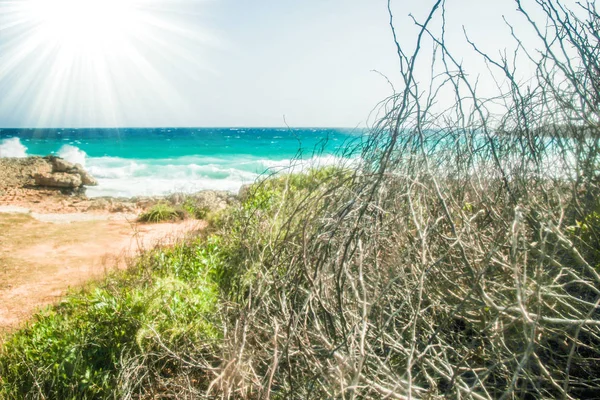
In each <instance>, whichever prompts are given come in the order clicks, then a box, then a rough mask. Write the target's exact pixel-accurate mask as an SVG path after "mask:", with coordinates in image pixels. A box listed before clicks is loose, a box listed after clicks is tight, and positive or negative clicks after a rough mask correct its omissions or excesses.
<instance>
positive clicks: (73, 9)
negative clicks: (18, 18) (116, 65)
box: [25, 0, 141, 52]
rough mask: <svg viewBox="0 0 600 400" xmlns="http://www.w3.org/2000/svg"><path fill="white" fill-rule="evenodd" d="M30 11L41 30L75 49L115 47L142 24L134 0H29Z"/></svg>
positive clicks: (32, 18) (94, 49) (46, 37)
mask: <svg viewBox="0 0 600 400" xmlns="http://www.w3.org/2000/svg"><path fill="white" fill-rule="evenodd" d="M25 4H26V10H25V11H26V12H28V13H29V16H30V18H31V20H32V22H35V24H36V25H37V27H38V34H39V35H40V36H43V37H44V38H45V40H46V41H48V42H50V43H54V44H55V45H56V46H58V47H64V48H72V49H73V51H81V50H82V49H87V51H90V52H93V51H97V50H108V49H111V50H115V47H119V46H120V45H121V44H123V43H125V42H126V41H127V40H128V39H129V37H130V35H132V34H134V33H135V31H136V29H138V28H139V22H140V17H141V12H140V10H139V9H137V8H136V4H135V2H134V1H132V0H52V1H49V0H29V1H27V0H26V2H25Z"/></svg>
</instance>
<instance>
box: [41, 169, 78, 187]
mask: <svg viewBox="0 0 600 400" xmlns="http://www.w3.org/2000/svg"><path fill="white" fill-rule="evenodd" d="M33 179H34V180H35V184H36V185H37V186H46V187H52V188H64V189H77V188H79V187H80V186H81V183H82V182H81V177H80V176H79V175H75V174H69V173H66V172H56V173H53V174H48V173H37V174H35V175H34V176H33Z"/></svg>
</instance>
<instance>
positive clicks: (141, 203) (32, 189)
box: [0, 156, 237, 218]
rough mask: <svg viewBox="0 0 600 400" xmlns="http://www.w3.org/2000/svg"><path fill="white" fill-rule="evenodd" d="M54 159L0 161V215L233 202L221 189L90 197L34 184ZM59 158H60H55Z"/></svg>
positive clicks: (132, 211)
mask: <svg viewBox="0 0 600 400" xmlns="http://www.w3.org/2000/svg"><path fill="white" fill-rule="evenodd" d="M54 158H56V157H40V156H30V157H26V158H0V212H3V210H5V212H6V211H8V212H11V208H10V207H13V208H15V209H14V210H16V211H17V212H25V213H34V214H35V213H37V214H81V213H83V214H89V215H98V216H100V215H103V216H107V215H111V216H112V217H113V218H119V217H122V216H128V217H131V216H132V215H135V216H138V215H140V214H141V213H142V212H144V211H145V210H147V209H149V208H150V207H152V206H153V205H155V204H157V203H160V202H167V203H170V204H172V205H179V204H181V203H182V202H183V201H184V200H185V198H187V197H192V198H194V199H197V200H198V201H200V202H201V203H202V204H203V206H204V207H206V208H208V209H210V210H220V209H223V208H225V207H227V205H228V204H230V203H232V202H235V201H236V196H237V195H236V194H234V193H232V192H228V191H223V190H202V191H198V192H196V193H191V194H182V193H172V194H169V195H163V196H136V197H111V196H103V197H94V198H89V197H87V196H86V195H85V186H82V187H80V188H79V189H76V190H74V189H69V188H66V189H62V188H50V187H44V186H40V185H37V184H36V182H35V180H34V178H33V176H34V175H35V174H36V173H39V172H40V171H47V170H48V169H49V165H48V164H49V160H51V159H54ZM58 159H60V158H58Z"/></svg>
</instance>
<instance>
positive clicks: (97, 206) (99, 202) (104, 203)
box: [87, 199, 111, 211]
mask: <svg viewBox="0 0 600 400" xmlns="http://www.w3.org/2000/svg"><path fill="white" fill-rule="evenodd" d="M110 206H111V203H110V202H109V201H108V200H105V199H96V200H93V201H91V204H90V205H89V206H88V208H87V210H88V211H95V210H107V209H108V208H109V207H110Z"/></svg>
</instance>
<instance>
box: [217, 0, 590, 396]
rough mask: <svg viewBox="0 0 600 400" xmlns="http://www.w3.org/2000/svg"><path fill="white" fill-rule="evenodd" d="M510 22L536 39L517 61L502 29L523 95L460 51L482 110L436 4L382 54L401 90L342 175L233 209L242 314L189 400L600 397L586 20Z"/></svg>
mask: <svg viewBox="0 0 600 400" xmlns="http://www.w3.org/2000/svg"><path fill="white" fill-rule="evenodd" d="M515 3H516V5H517V7H518V10H519V12H520V13H521V15H522V16H523V17H524V18H525V19H526V20H528V21H529V23H530V26H531V27H532V28H533V29H534V31H535V32H536V33H537V35H538V36H537V38H538V46H539V47H538V49H539V52H537V51H536V52H533V51H529V50H528V49H526V48H525V47H523V46H520V44H521V42H520V41H519V39H518V36H517V34H516V33H514V30H513V34H514V38H515V40H516V43H517V52H516V53H515V59H516V58H517V55H518V56H519V57H520V59H525V60H526V61H528V62H530V63H533V64H534V65H535V66H536V76H535V77H534V78H533V79H532V80H529V81H528V82H527V86H523V85H521V84H520V83H519V82H518V81H517V78H516V77H515V70H516V68H515V65H517V64H512V63H517V61H515V60H513V59H509V58H508V57H502V58H500V59H499V60H496V59H493V58H492V57H490V56H488V55H487V54H485V53H483V52H481V51H480V50H479V49H478V48H477V46H476V44H475V43H472V44H473V48H474V50H475V51H477V52H478V53H479V54H480V55H481V57H483V58H484V59H485V60H486V61H487V63H488V65H490V68H491V70H492V71H494V72H493V73H495V74H497V73H498V72H499V73H500V74H502V76H503V78H504V83H503V84H502V85H499V86H498V87H499V91H500V93H499V94H498V96H496V97H494V98H493V99H490V98H480V97H479V96H478V92H477V89H476V84H475V83H474V82H472V81H471V80H470V78H469V77H468V75H467V73H466V72H465V71H464V69H463V66H462V64H461V63H460V62H458V61H457V60H456V59H455V58H454V57H453V55H452V53H451V51H450V50H449V49H448V48H447V46H446V43H445V39H444V29H443V28H444V27H445V18H444V15H445V9H444V6H445V5H444V1H442V0H440V1H438V2H437V3H436V4H435V6H434V7H433V9H432V10H431V14H430V15H429V17H428V18H427V20H426V21H425V22H418V21H416V20H415V24H417V25H418V26H419V28H420V34H419V36H418V38H417V43H416V46H414V48H415V49H416V50H414V52H412V53H410V54H409V53H407V52H406V51H405V47H403V46H402V45H401V44H400V43H398V42H397V45H398V55H399V58H400V63H401V71H402V78H403V88H402V90H401V91H399V92H398V93H397V94H396V95H394V96H392V97H391V98H389V99H388V100H387V101H386V102H384V103H383V104H382V106H381V110H380V111H381V112H382V113H383V114H382V115H381V118H380V120H379V122H378V123H377V124H376V125H375V126H374V127H373V129H372V132H371V135H370V136H369V138H368V140H367V143H366V144H365V147H364V151H363V153H362V160H363V164H362V165H361V166H360V168H359V169H358V170H357V171H356V172H355V173H349V172H348V171H347V170H344V171H346V172H345V173H343V174H342V175H341V176H337V177H335V178H334V179H326V180H324V183H322V185H321V186H319V187H318V188H317V189H314V190H311V191H301V190H300V191H299V190H288V189H289V188H290V187H293V184H290V182H289V179H288V180H287V181H286V179H285V178H281V179H280V180H279V184H280V186H279V187H280V191H279V192H277V193H278V196H279V197H278V198H277V201H275V203H274V205H273V204H271V205H269V206H268V207H265V205H264V202H260V204H259V205H256V204H255V206H254V207H248V209H247V210H246V211H247V215H246V219H245V221H246V222H245V223H244V224H243V227H238V232H239V235H238V236H237V239H234V241H235V243H236V244H235V246H233V247H234V248H235V249H237V250H236V251H237V253H236V252H235V251H234V252H233V253H235V254H238V256H231V258H230V261H232V260H234V259H236V257H238V258H237V259H236V260H237V261H235V262H233V261H232V262H231V265H235V267H231V269H232V270H231V271H230V279H231V282H230V285H229V286H228V287H230V288H233V287H235V290H231V291H230V293H236V300H237V301H239V302H240V303H241V305H240V306H238V307H233V311H232V314H231V315H232V317H231V319H230V323H229V325H228V328H227V334H226V335H225V338H224V339H225V341H224V350H223V354H222V355H221V357H222V360H223V361H222V363H221V366H220V367H219V368H218V371H217V372H215V379H214V381H213V382H212V383H211V385H210V387H209V388H208V389H207V392H206V394H207V396H220V397H223V398H255V397H256V398H269V397H274V398H298V399H300V398H302V399H307V398H390V399H392V398H396V399H405V398H441V397H451V398H466V399H491V398H493V399H496V398H500V399H512V398H525V399H527V398H540V397H552V398H554V397H556V398H559V397H560V398H565V399H567V398H596V397H599V396H600V381H599V379H598V377H599V376H600V361H598V360H599V355H600V354H599V349H600V318H599V316H600V315H599V305H600V264H599V262H600V258H599V256H600V254H599V249H600V246H599V244H600V242H599V236H598V234H599V233H600V232H599V230H600V218H599V217H600V214H598V212H599V211H600V203H599V202H598V197H597V196H598V194H599V187H598V183H599V179H598V166H599V165H598V161H599V160H598V154H599V153H598V145H599V138H600V129H599V116H600V115H599V109H598V107H599V102H598V99H599V90H598V89H599V87H600V79H599V78H598V77H599V74H598V73H599V71H600V65H599V63H598V59H599V58H598V51H599V50H598V49H599V48H600V38H599V36H598V33H597V32H598V30H597V27H598V23H599V22H600V18H599V16H598V14H597V12H596V10H595V8H594V7H595V6H594V4H593V3H587V4H583V5H578V6H576V9H573V10H569V9H567V8H565V7H564V6H563V5H562V4H561V3H560V2H559V1H557V0H535V1H533V2H530V3H533V5H532V6H530V7H533V9H534V10H535V12H536V13H537V14H538V15H539V13H540V12H541V13H542V14H543V16H544V17H545V18H547V23H545V24H544V25H539V24H538V22H536V21H537V20H536V19H534V18H533V17H531V14H530V12H529V10H528V9H526V7H525V6H523V5H522V4H521V1H516V2H515ZM390 16H391V12H390ZM434 21H438V23H440V27H438V28H437V29H436V28H435V27H434V25H435V24H434ZM440 21H441V22H440ZM392 22H393V21H392ZM392 27H393V24H392ZM467 40H468V39H467ZM427 44H431V45H432V49H433V54H434V57H433V60H434V61H433V64H432V65H428V66H427V67H428V68H429V69H430V70H431V83H429V82H428V83H427V85H426V86H425V87H422V86H421V85H420V84H419V82H418V81H417V79H416V78H415V71H416V70H417V69H419V68H421V69H422V68H423V65H421V63H422V61H421V57H422V55H421V53H422V52H423V51H424V50H423V48H424V47H425V46H426V45H427ZM447 90H451V91H453V92H454V94H455V98H456V104H455V106H453V107H451V108H448V109H446V110H442V111H439V110H438V108H437V106H436V96H438V94H439V93H442V92H444V91H447ZM492 102H493V107H492V106H491V103H492ZM263 189H264V187H263ZM265 193H266V192H265V190H258V189H257V190H256V193H255V196H264V195H265ZM267 197H268V196H267ZM251 198H252V196H251ZM248 204H249V203H248ZM225 229H231V225H227V224H225ZM257 232H260V234H258V233H257ZM234 236H235V235H234ZM232 240H233V239H232ZM233 253H232V254H233Z"/></svg>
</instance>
